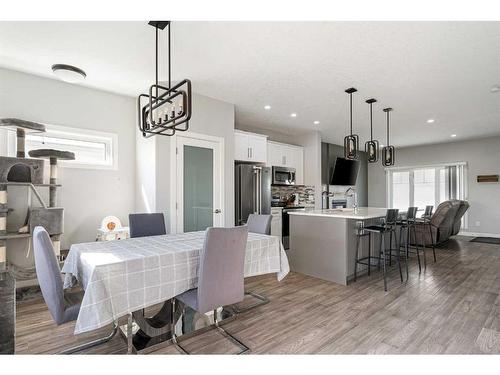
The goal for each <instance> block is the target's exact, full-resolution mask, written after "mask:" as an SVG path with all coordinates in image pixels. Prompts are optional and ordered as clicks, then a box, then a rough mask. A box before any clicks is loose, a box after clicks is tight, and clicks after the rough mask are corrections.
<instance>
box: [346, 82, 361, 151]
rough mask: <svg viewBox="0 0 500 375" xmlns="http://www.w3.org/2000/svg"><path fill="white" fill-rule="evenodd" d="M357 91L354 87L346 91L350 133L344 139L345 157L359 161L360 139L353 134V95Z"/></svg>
mask: <svg viewBox="0 0 500 375" xmlns="http://www.w3.org/2000/svg"><path fill="white" fill-rule="evenodd" d="M356 91H358V90H356V89H355V88H354V87H351V88H349V89H347V90H345V92H346V93H348V94H349V114H350V120H349V121H350V133H349V135H346V136H345V137H344V157H345V158H346V159H349V160H354V159H357V158H358V151H359V137H358V136H357V135H356V134H352V94H353V93H355V92H356Z"/></svg>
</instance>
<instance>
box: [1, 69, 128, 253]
mask: <svg viewBox="0 0 500 375" xmlns="http://www.w3.org/2000/svg"><path fill="white" fill-rule="evenodd" d="M0 117H16V118H20V119H24V120H31V121H35V122H40V123H44V124H53V125H61V126H68V127H76V128H81V129H92V130H100V131H105V132H110V133H115V134H118V169H117V170H94V169H81V168H61V169H60V174H59V175H60V182H61V183H62V185H63V186H62V188H61V189H60V192H59V202H58V203H59V206H61V207H64V209H65V234H64V236H63V241H62V248H68V246H69V245H70V244H71V243H76V242H86V241H93V240H95V235H96V229H97V227H98V226H99V225H100V222H101V219H102V218H103V217H104V216H106V215H116V216H118V217H119V218H120V219H121V220H122V222H123V223H124V224H125V225H127V223H128V214H129V213H130V212H132V211H133V209H134V200H135V182H134V180H135V134H136V132H137V127H136V117H135V99H134V98H130V97H125V96H120V95H116V94H111V93H107V92H104V91H100V90H94V89H90V88H86V87H82V86H77V85H71V84H67V83H64V82H61V81H57V80H52V79H48V78H42V77H38V76H34V75H30V74H26V73H21V72H16V71H12V70H6V69H0ZM0 143H2V142H0ZM46 173H47V171H46Z"/></svg>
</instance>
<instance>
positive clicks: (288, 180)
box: [273, 167, 295, 186]
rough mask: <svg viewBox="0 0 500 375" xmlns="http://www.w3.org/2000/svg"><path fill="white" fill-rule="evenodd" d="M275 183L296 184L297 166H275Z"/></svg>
mask: <svg viewBox="0 0 500 375" xmlns="http://www.w3.org/2000/svg"><path fill="white" fill-rule="evenodd" d="M273 185H285V186H286V185H295V168H287V167H273Z"/></svg>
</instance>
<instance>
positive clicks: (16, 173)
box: [0, 118, 75, 280]
mask: <svg viewBox="0 0 500 375" xmlns="http://www.w3.org/2000/svg"><path fill="white" fill-rule="evenodd" d="M0 128H6V129H8V130H14V131H16V138H17V153H16V157H4V156H0V270H3V271H6V270H9V271H10V272H11V273H13V274H14V276H15V277H16V279H22V280H26V279H29V278H34V277H35V276H36V274H35V272H34V267H31V268H28V269H19V267H16V266H14V265H12V264H9V262H8V259H7V244H8V242H9V240H14V239H22V238H25V239H26V240H27V241H30V238H31V234H32V233H33V229H34V228H35V227H36V226H38V225H41V226H43V227H44V228H45V229H46V230H47V232H48V233H49V234H50V236H51V239H52V242H53V244H54V249H55V252H56V255H57V257H58V258H59V257H60V236H61V235H62V234H63V228H64V225H63V217H64V209H63V208H61V207H57V200H56V197H57V189H58V188H60V187H61V185H59V184H58V181H57V174H58V166H57V160H61V159H62V160H74V159H75V155H74V153H72V152H68V151H59V150H52V149H39V150H32V151H30V152H29V155H30V156H31V157H32V159H27V158H25V135H26V132H37V133H43V132H45V126H44V125H42V124H38V123H34V122H30V121H25V120H19V119H12V118H7V119H0ZM44 158H48V159H49V160H50V181H49V183H48V184H44V181H43V176H44V161H43V159H44ZM16 186H24V187H27V188H28V191H29V193H30V194H33V195H34V196H35V197H36V201H37V203H38V205H33V204H31V203H30V202H31V199H28V200H27V205H28V215H27V217H26V220H25V223H24V225H23V226H21V227H20V228H17V230H9V231H8V230H7V228H8V225H7V218H8V215H9V213H10V212H9V208H8V187H16ZM40 188H48V189H49V204H48V205H47V204H46V203H45V202H44V200H43V199H42V195H41V194H40V192H39V191H38V189H40Z"/></svg>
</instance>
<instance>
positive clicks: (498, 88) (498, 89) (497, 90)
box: [490, 85, 500, 93]
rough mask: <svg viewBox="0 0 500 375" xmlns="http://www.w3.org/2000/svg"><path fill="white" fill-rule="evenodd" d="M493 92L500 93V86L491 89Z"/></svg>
mask: <svg viewBox="0 0 500 375" xmlns="http://www.w3.org/2000/svg"><path fill="white" fill-rule="evenodd" d="M490 91H491V92H493V93H495V92H499V91H500V85H495V86H493V87H492V88H491V89H490Z"/></svg>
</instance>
